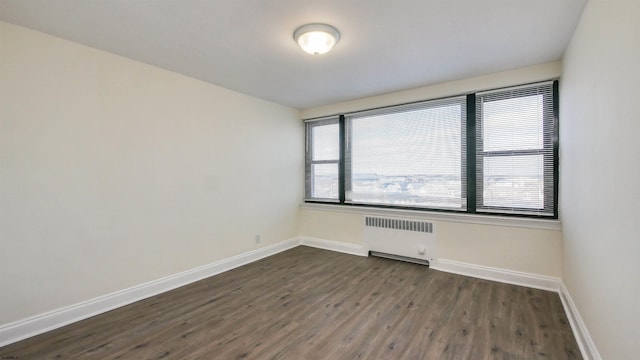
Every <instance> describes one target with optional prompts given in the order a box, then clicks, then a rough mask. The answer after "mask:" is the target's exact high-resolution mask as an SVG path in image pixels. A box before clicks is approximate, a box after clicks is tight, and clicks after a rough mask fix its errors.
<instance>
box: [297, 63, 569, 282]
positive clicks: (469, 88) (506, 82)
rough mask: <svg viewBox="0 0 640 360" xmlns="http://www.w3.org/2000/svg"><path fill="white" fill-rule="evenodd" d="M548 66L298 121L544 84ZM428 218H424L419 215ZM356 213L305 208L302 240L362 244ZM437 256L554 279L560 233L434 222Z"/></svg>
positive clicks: (553, 74)
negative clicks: (530, 84)
mask: <svg viewBox="0 0 640 360" xmlns="http://www.w3.org/2000/svg"><path fill="white" fill-rule="evenodd" d="M560 72H561V63H560V62H553V63H548V64H541V65H537V66H532V67H527V68H521V69H515V70H511V71H505V72H501V73H496V74H489V75H485V76H479V77H475V78H469V79H464V80H457V81H452V82H447V83H442V84H437V85H433V86H428V87H422V88H417V89H412V90H406V91H401V92H397V93H390V94H386V95H380V96H374V97H369V98H364V99H358V100H353V101H347V102H342V103H337V104H332V105H328V106H322V107H317V108H311V109H305V110H302V111H301V114H302V117H303V118H314V117H320V116H324V115H330V114H337V113H341V112H349V111H357V110H364V109H371V108H375V107H381V106H388V105H396V104H401V103H406V102H411V101H418V100H427V99H433V98H440V97H445V96H452V95H460V94H465V93H468V92H474V91H479V90H488V89H494V88H500V87H505V86H512V85H520V84H525V83H530V82H536V81H542V80H549V79H552V78H557V77H559V76H560ZM421 217H422V218H424V219H431V217H432V216H430V215H429V214H428V213H425V214H424V215H421ZM362 224H363V222H362V214H353V213H347V214H345V213H342V212H340V211H335V212H331V211H324V210H314V209H305V210H303V211H302V213H301V215H300V234H301V235H302V236H307V237H314V238H320V239H325V240H333V241H342V242H347V243H352V244H356V245H364V238H363V228H362ZM435 226H436V232H437V240H438V257H439V258H440V259H446V260H453V261H458V262H465V263H469V264H474V265H482V266H489V267H496V268H501V269H507V270H513V271H519V272H526V273H532V274H537V275H543V276H552V277H560V276H561V271H562V263H561V261H562V260H561V259H562V233H561V232H560V229H559V227H556V228H555V229H537V228H530V227H518V226H500V225H491V224H473V223H461V222H452V221H446V220H445V221H443V220H439V221H435Z"/></svg>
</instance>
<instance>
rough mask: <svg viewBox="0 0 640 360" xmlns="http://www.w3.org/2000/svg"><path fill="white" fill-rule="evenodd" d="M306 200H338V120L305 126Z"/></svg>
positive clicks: (321, 121) (310, 123)
mask: <svg viewBox="0 0 640 360" xmlns="http://www.w3.org/2000/svg"><path fill="white" fill-rule="evenodd" d="M306 132H307V150H306V179H305V183H306V186H305V188H306V198H307V199H314V200H320V201H338V200H339V186H340V185H339V182H338V178H339V169H338V166H339V159H340V142H339V139H340V137H339V134H340V129H339V124H338V118H337V117H336V118H332V119H324V120H320V121H314V122H308V123H307V124H306Z"/></svg>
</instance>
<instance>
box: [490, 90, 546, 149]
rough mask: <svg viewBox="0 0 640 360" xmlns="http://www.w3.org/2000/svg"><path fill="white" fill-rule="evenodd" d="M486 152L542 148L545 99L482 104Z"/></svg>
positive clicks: (517, 99)
mask: <svg viewBox="0 0 640 360" xmlns="http://www.w3.org/2000/svg"><path fill="white" fill-rule="evenodd" d="M482 114H483V119H482V121H483V122H484V123H483V125H482V129H483V142H484V149H483V150H484V151H503V150H532V149H542V148H543V142H544V141H543V139H544V138H543V119H544V116H543V114H544V105H543V96H542V95H533V96H522V97H516V98H511V99H504V100H495V101H489V102H484V103H483V108H482Z"/></svg>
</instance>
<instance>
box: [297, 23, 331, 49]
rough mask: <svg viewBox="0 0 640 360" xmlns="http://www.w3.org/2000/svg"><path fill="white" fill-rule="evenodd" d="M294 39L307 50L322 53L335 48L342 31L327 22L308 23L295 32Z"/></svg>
mask: <svg viewBox="0 0 640 360" xmlns="http://www.w3.org/2000/svg"><path fill="white" fill-rule="evenodd" d="M293 39H294V40H295V41H296V42H297V43H298V45H300V47H301V48H302V50H304V51H305V52H307V53H309V54H312V55H320V54H324V53H327V52H329V51H330V50H331V49H332V48H333V46H334V45H335V44H336V43H337V42H338V40H340V33H339V32H338V30H337V29H336V28H334V27H333V26H330V25H327V24H306V25H302V26H300V27H299V28H297V29H296V31H294V32H293Z"/></svg>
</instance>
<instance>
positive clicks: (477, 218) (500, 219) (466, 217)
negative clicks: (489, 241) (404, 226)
mask: <svg viewBox="0 0 640 360" xmlns="http://www.w3.org/2000/svg"><path fill="white" fill-rule="evenodd" d="M300 208H301V209H303V210H317V211H330V212H336V213H348V214H359V215H375V216H396V217H399V216H401V217H403V218H410V219H418V220H433V221H446V222H459V223H467V224H483V225H498V226H510V227H519V228H529V229H542V230H562V223H561V222H560V220H553V219H534V218H519V217H505V216H492V215H479V214H458V213H444V212H436V211H421V210H407V209H383V208H373V207H367V206H345V205H338V204H318V203H303V204H301V205H300Z"/></svg>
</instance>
